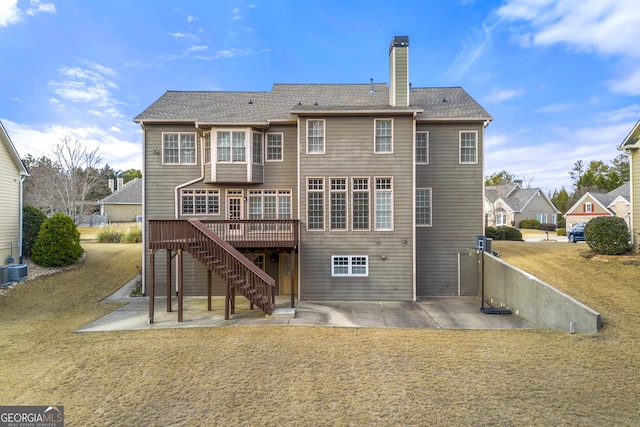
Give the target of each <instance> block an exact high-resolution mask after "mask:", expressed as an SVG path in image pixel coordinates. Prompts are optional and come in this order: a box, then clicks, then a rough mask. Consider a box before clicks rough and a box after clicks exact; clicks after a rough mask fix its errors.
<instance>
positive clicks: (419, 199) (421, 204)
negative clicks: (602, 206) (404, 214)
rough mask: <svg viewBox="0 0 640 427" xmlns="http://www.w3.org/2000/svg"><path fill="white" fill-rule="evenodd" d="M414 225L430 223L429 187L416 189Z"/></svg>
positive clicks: (427, 224) (428, 224)
mask: <svg viewBox="0 0 640 427" xmlns="http://www.w3.org/2000/svg"><path fill="white" fill-rule="evenodd" d="M416 225H423V226H430V225H431V189H430V188H417V189H416Z"/></svg>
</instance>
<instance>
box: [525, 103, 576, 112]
mask: <svg viewBox="0 0 640 427" xmlns="http://www.w3.org/2000/svg"><path fill="white" fill-rule="evenodd" d="M573 107H574V105H573V104H569V103H565V104H549V105H545V106H544V107H541V108H538V109H537V110H535V112H536V113H552V114H556V113H563V112H565V111H569V110H571V109H573Z"/></svg>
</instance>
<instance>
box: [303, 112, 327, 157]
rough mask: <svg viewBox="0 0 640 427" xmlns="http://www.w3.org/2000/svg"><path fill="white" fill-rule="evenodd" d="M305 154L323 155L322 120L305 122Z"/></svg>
mask: <svg viewBox="0 0 640 427" xmlns="http://www.w3.org/2000/svg"><path fill="white" fill-rule="evenodd" d="M307 154H324V120H307Z"/></svg>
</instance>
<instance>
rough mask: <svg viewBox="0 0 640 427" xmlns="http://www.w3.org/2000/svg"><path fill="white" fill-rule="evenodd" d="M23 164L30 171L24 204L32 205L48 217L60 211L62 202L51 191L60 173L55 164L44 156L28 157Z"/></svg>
mask: <svg viewBox="0 0 640 427" xmlns="http://www.w3.org/2000/svg"><path fill="white" fill-rule="evenodd" d="M22 162H23V163H24V165H25V167H26V168H27V170H28V171H29V177H28V178H27V179H26V180H25V182H24V203H25V205H31V206H34V207H36V208H38V209H40V210H41V211H42V212H44V213H45V214H46V215H51V214H53V213H55V212H58V211H59V210H60V201H59V199H58V196H57V195H56V192H54V191H51V183H53V182H55V181H56V179H57V178H56V177H57V175H58V173H59V171H58V168H57V167H56V166H55V165H54V164H53V162H52V161H51V160H50V159H49V158H47V157H45V156H42V157H40V158H37V159H36V158H35V157H33V156H31V155H27V156H26V157H25V158H24V159H23V160H22Z"/></svg>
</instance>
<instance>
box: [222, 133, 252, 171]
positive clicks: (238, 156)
mask: <svg viewBox="0 0 640 427" xmlns="http://www.w3.org/2000/svg"><path fill="white" fill-rule="evenodd" d="M245 137H246V134H245V132H244V131H241V132H231V131H218V132H217V140H216V145H217V156H218V162H221V163H224V162H244V161H245V154H246V153H245V150H246V148H245Z"/></svg>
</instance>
